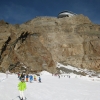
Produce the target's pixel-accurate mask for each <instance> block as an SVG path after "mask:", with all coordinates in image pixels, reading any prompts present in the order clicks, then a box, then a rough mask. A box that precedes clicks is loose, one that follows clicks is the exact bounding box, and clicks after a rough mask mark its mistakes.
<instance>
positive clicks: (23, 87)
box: [18, 78, 26, 100]
mask: <svg viewBox="0 0 100 100" xmlns="http://www.w3.org/2000/svg"><path fill="white" fill-rule="evenodd" d="M18 90H19V93H20V100H25V96H24V91H25V90H26V83H25V81H24V78H22V79H21V82H19V83H18Z"/></svg>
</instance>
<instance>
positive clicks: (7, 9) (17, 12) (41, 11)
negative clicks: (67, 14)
mask: <svg viewBox="0 0 100 100" xmlns="http://www.w3.org/2000/svg"><path fill="white" fill-rule="evenodd" d="M65 10H68V11H72V12H73V13H76V14H83V15H84V16H87V17H88V18H89V19H90V20H91V21H92V22H93V23H95V24H100V13H99V11H100V0H1V1H0V20H4V21H6V22H8V23H10V24H22V23H25V22H27V21H29V20H32V19H34V18H35V17H36V16H51V17H57V16H58V14H59V13H60V12H62V11H65Z"/></svg>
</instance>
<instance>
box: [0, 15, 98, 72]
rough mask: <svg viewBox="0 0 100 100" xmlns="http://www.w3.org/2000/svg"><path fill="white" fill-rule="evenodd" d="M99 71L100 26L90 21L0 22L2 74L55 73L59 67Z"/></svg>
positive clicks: (80, 17) (54, 19)
mask: <svg viewBox="0 0 100 100" xmlns="http://www.w3.org/2000/svg"><path fill="white" fill-rule="evenodd" d="M57 62H61V63H64V64H70V65H72V66H75V67H81V68H88V69H93V70H96V71H99V70H100V25H96V24H93V23H92V22H91V21H90V20H89V19H88V18H87V17H85V16H83V15H76V16H73V17H65V18H56V17H37V18H34V19H33V20H31V21H28V22H26V23H24V24H21V25H11V24H8V23H5V22H4V21H1V22H0V70H1V71H6V70H8V69H9V70H10V71H15V72H16V71H19V70H25V71H26V72H32V73H36V72H39V71H42V70H47V71H49V72H52V73H54V72H55V71H56V67H55V66H56V63H57Z"/></svg>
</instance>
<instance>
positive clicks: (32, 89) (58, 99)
mask: <svg viewBox="0 0 100 100" xmlns="http://www.w3.org/2000/svg"><path fill="white" fill-rule="evenodd" d="M67 76H68V75H66V76H61V77H60V78H58V76H52V75H51V74H49V73H47V72H44V73H42V75H41V79H42V83H38V81H33V83H29V82H27V90H26V91H25V96H26V97H27V100H100V80H99V78H89V77H83V76H81V77H80V76H75V75H70V76H71V77H70V78H68V77H67ZM18 82H19V80H18V78H17V75H15V74H12V75H8V78H6V74H3V73H0V100H12V99H14V100H19V99H18V98H17V96H19V92H18V89H17V84H18Z"/></svg>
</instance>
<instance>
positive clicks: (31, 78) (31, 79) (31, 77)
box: [30, 75, 33, 83]
mask: <svg viewBox="0 0 100 100" xmlns="http://www.w3.org/2000/svg"><path fill="white" fill-rule="evenodd" d="M32 81H33V76H32V75H30V83H32Z"/></svg>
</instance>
